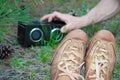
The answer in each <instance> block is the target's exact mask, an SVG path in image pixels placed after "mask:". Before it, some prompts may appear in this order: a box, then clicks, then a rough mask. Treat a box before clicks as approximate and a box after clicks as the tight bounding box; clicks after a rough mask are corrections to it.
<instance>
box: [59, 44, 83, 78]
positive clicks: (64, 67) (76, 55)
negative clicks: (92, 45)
mask: <svg viewBox="0 0 120 80" xmlns="http://www.w3.org/2000/svg"><path fill="white" fill-rule="evenodd" d="M82 43H83V42H82ZM82 43H80V44H82ZM80 44H78V45H80ZM73 45H74V43H71V45H70V46H69V51H68V50H66V51H64V54H65V55H66V56H67V58H66V57H65V56H63V57H64V58H63V59H62V60H61V61H60V63H59V64H58V69H59V70H60V71H61V73H60V74H59V76H69V77H70V78H71V80H78V79H79V78H81V79H82V80H84V77H83V76H82V75H80V69H81V68H82V66H83V64H84V62H82V63H80V62H79V61H78V60H76V59H79V60H81V56H80V54H81V52H82V51H83V48H81V51H80V50H78V48H77V47H75V46H73ZM80 46H82V47H83V45H80Z"/></svg>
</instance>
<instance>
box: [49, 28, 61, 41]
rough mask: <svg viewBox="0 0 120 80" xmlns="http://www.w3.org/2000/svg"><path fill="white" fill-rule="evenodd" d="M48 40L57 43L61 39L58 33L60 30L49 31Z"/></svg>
mask: <svg viewBox="0 0 120 80" xmlns="http://www.w3.org/2000/svg"><path fill="white" fill-rule="evenodd" d="M50 38H51V39H53V40H54V41H55V42H59V41H61V40H62V38H63V34H62V33H61V32H60V28H54V29H52V30H51V35H50Z"/></svg>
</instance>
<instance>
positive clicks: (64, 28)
mask: <svg viewBox="0 0 120 80" xmlns="http://www.w3.org/2000/svg"><path fill="white" fill-rule="evenodd" d="M72 29H73V26H71V24H67V25H65V26H63V27H62V28H61V30H60V31H61V32H62V33H66V32H68V31H71V30H72Z"/></svg>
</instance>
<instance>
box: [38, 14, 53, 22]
mask: <svg viewBox="0 0 120 80" xmlns="http://www.w3.org/2000/svg"><path fill="white" fill-rule="evenodd" d="M50 15H51V14H47V15H45V16H43V17H42V18H41V19H40V20H41V21H44V20H47V19H48V18H49V17H50Z"/></svg>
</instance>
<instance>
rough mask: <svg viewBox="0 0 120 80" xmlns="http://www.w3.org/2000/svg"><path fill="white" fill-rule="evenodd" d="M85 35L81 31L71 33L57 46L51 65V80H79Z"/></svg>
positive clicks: (84, 48) (82, 62) (85, 40)
mask: <svg viewBox="0 0 120 80" xmlns="http://www.w3.org/2000/svg"><path fill="white" fill-rule="evenodd" d="M86 42H87V35H86V33H84V32H83V31H82V30H74V31H71V32H70V33H69V34H68V35H67V36H66V37H65V38H64V40H63V41H62V42H61V44H60V45H59V46H58V48H57V50H56V52H55V56H54V58H53V62H52V65H51V80H79V79H80V78H82V79H84V77H83V76H82V75H80V69H81V68H82V65H83V64H84V56H85V50H86Z"/></svg>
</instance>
